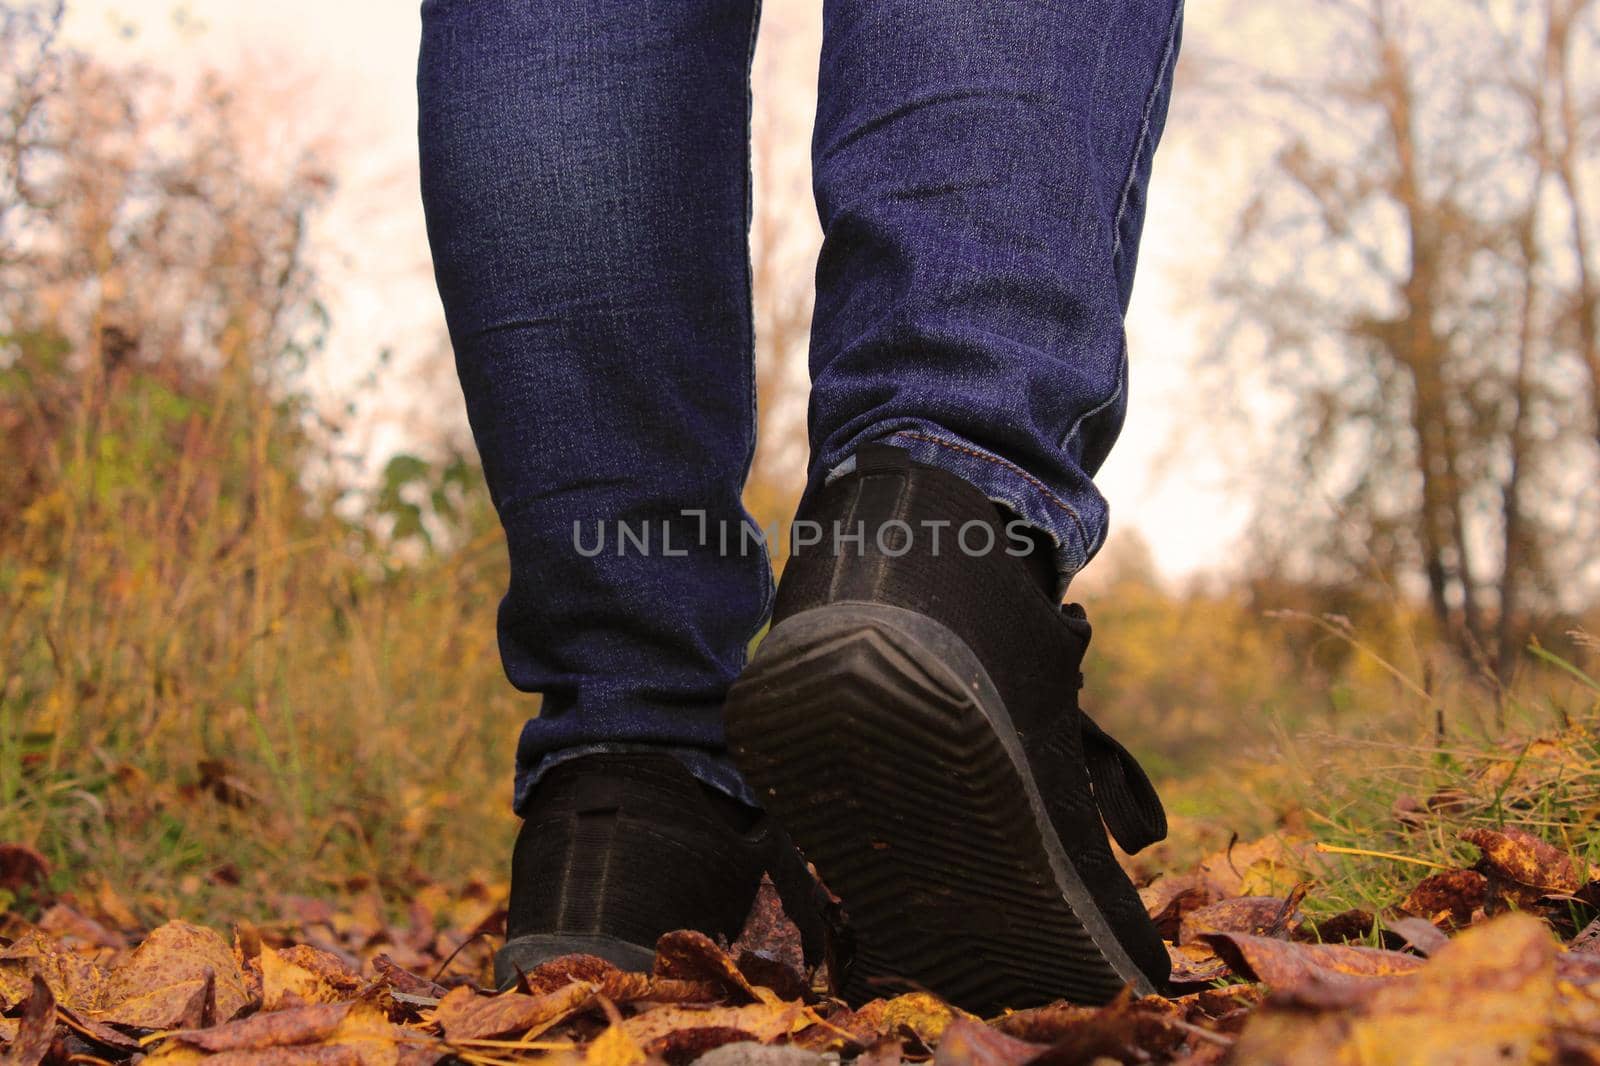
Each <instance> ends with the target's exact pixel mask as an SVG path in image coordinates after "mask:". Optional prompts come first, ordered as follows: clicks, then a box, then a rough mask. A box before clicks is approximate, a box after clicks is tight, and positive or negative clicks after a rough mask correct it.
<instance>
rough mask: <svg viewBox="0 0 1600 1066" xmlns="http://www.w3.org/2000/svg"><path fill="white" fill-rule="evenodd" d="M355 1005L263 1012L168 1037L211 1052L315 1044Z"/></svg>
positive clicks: (325, 1036) (333, 1030)
mask: <svg viewBox="0 0 1600 1066" xmlns="http://www.w3.org/2000/svg"><path fill="white" fill-rule="evenodd" d="M354 1006H355V1003H354V1002H344V1003H318V1004H316V1005H315V1006H311V1007H294V1008H292V1009H290V1010H280V1011H263V1012H261V1013H259V1014H252V1015H251V1016H250V1017H248V1018H242V1019H240V1020H239V1021H236V1022H226V1023H224V1024H222V1025H215V1026H211V1027H209V1028H206V1029H183V1030H179V1031H178V1032H175V1033H173V1034H171V1036H170V1037H169V1038H168V1040H169V1041H171V1042H175V1043H178V1044H185V1045H188V1046H190V1047H196V1048H199V1049H201V1050H202V1051H211V1052H220V1051H260V1050H262V1049H263V1048H275V1047H289V1046H291V1045H294V1044H315V1043H320V1042H321V1041H324V1040H326V1039H327V1038H329V1037H331V1036H332V1035H333V1034H334V1032H335V1031H337V1030H338V1028H339V1023H340V1022H342V1021H344V1020H345V1017H346V1016H347V1015H348V1014H349V1013H350V1011H351V1009H352V1008H353V1007H354Z"/></svg>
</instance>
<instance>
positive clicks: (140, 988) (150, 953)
mask: <svg viewBox="0 0 1600 1066" xmlns="http://www.w3.org/2000/svg"><path fill="white" fill-rule="evenodd" d="M208 971H209V972H210V974H211V976H210V978H209V980H212V981H214V982H215V985H216V1016H217V1018H218V1019H219V1020H223V1021H226V1020H227V1019H229V1018H232V1017H233V1016H234V1015H235V1014H237V1013H239V1010H240V1008H242V1007H243V1006H244V1005H245V1003H246V1002H247V1001H248V998H249V997H248V995H247V994H246V991H245V981H244V974H243V973H242V972H241V971H240V969H239V962H238V960H237V959H236V958H235V957H234V954H233V950H232V949H231V948H230V947H229V946H228V943H227V941H225V940H223V939H222V937H221V936H219V935H218V934H217V933H216V931H215V930H212V929H207V928H204V927H203V926H198V925H190V924H189V923H188V922H177V921H175V922H168V923H167V924H166V925H163V926H161V927H160V928H158V929H156V930H155V931H154V932H152V933H151V934H150V935H149V937H147V938H146V939H145V941H144V943H142V944H140V945H139V946H138V947H137V948H135V949H134V950H133V952H132V954H130V955H129V956H128V957H127V958H125V959H123V960H122V961H121V962H120V963H118V964H117V965H116V966H115V967H114V968H113V969H112V970H111V972H110V973H109V974H107V975H106V987H105V999H104V1003H105V1007H104V1009H103V1010H101V1011H99V1012H98V1013H97V1015H96V1016H97V1017H99V1018H100V1019H101V1020H103V1021H108V1022H113V1023H116V1024H118V1025H132V1026H139V1027H141V1028H145V1029H167V1028H171V1027H172V1026H174V1025H176V1024H178V1022H179V1021H180V1020H181V1019H182V1018H183V1016H184V1012H185V1010H186V1009H188V1007H189V1005H190V1002H191V1000H192V999H193V997H194V994H195V991H196V990H197V989H199V988H201V987H203V986H204V985H205V983H206V981H207V980H208V977H207V972H208Z"/></svg>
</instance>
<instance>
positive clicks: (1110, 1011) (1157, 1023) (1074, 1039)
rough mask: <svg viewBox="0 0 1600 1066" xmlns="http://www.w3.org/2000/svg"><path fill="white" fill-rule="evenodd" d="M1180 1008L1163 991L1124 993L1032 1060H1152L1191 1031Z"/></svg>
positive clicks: (1062, 1065) (1053, 1065)
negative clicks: (1143, 994) (1141, 995)
mask: <svg viewBox="0 0 1600 1066" xmlns="http://www.w3.org/2000/svg"><path fill="white" fill-rule="evenodd" d="M1179 1010H1180V1008H1178V1007H1177V1006H1176V1005H1175V1004H1173V1003H1171V1002H1170V1001H1168V1000H1164V999H1161V998H1160V997H1157V996H1148V997H1146V998H1144V999H1134V998H1133V997H1132V996H1130V995H1128V994H1126V993H1124V994H1123V995H1121V996H1119V997H1117V998H1116V999H1115V1000H1113V1001H1112V1002H1110V1003H1108V1004H1106V1005H1105V1006H1104V1007H1101V1008H1099V1009H1098V1010H1094V1011H1091V1012H1089V1013H1088V1015H1087V1017H1084V1018H1082V1019H1081V1020H1080V1021H1078V1022H1077V1023H1076V1024H1075V1025H1072V1026H1070V1027H1069V1028H1067V1030H1066V1031H1065V1032H1064V1033H1062V1035H1061V1036H1060V1037H1059V1038H1058V1039H1057V1040H1055V1041H1054V1042H1053V1043H1052V1044H1051V1045H1050V1047H1048V1048H1047V1049H1045V1050H1044V1051H1043V1052H1041V1053H1040V1054H1039V1056H1038V1057H1037V1058H1035V1059H1033V1060H1032V1062H1033V1063H1034V1064H1035V1066H1077V1064H1079V1063H1088V1062H1095V1061H1096V1060H1098V1059H1099V1058H1101V1057H1105V1058H1110V1059H1114V1060H1116V1061H1118V1062H1146V1061H1149V1059H1150V1057H1151V1056H1152V1055H1153V1054H1154V1055H1164V1054H1166V1053H1168V1052H1170V1051H1172V1050H1173V1049H1175V1048H1177V1047H1178V1046H1180V1045H1181V1044H1183V1043H1184V1042H1185V1041H1186V1040H1187V1039H1188V1035H1187V1033H1186V1031H1185V1030H1184V1028H1183V1024H1184V1023H1183V1020H1182V1019H1181V1018H1180V1017H1178V1014H1179Z"/></svg>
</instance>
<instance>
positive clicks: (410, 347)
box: [65, 0, 1251, 578]
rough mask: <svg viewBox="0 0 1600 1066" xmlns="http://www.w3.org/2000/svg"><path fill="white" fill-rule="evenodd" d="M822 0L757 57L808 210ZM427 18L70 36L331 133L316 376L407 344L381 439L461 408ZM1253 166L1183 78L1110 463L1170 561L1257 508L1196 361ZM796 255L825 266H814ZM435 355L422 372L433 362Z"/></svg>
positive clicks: (357, 369) (768, 118)
mask: <svg viewBox="0 0 1600 1066" xmlns="http://www.w3.org/2000/svg"><path fill="white" fill-rule="evenodd" d="M820 7H821V4H820V0H766V4H765V14H764V18H763V33H762V37H761V43H760V45H759V49H758V60H757V62H758V66H760V65H761V64H763V63H765V64H766V67H765V69H766V72H767V73H766V77H765V78H763V79H761V80H759V81H758V92H757V99H756V108H757V116H756V121H757V123H758V124H760V123H763V122H767V123H770V124H771V125H772V126H773V128H775V129H781V130H784V131H786V132H787V133H789V134H790V140H789V141H788V142H787V144H788V146H789V148H790V149H791V150H790V151H788V152H786V153H784V154H783V155H782V156H781V157H780V160H779V162H778V163H777V164H775V166H774V169H782V170H784V171H785V173H784V174H781V175H779V176H778V177H776V178H773V177H770V176H768V177H767V180H765V181H764V182H763V183H762V185H761V186H758V190H757V195H758V196H759V195H762V194H763V192H764V191H765V192H767V193H768V194H770V195H778V196H784V197H786V199H787V200H789V201H792V210H793V211H794V212H795V213H796V219H797V220H803V223H800V224H804V225H807V226H811V227H814V226H815V212H814V209H813V207H812V205H811V203H810V201H809V198H808V197H806V196H805V195H804V193H803V190H804V189H805V188H806V184H805V180H804V178H805V175H804V166H805V149H806V145H805V134H804V127H805V123H806V121H808V119H809V115H810V113H811V110H812V108H813V107H814V97H815V81H814V79H815V76H816V60H815V52H814V50H815V41H816V36H817V28H816V24H817V12H818V11H819V9H820ZM1223 7H1224V5H1212V4H1200V5H1191V6H1190V8H1189V11H1190V14H1189V17H1188V18H1189V21H1188V25H1187V28H1186V41H1187V43H1186V62H1193V58H1194V56H1195V55H1196V54H1198V53H1199V51H1200V50H1201V48H1203V47H1204V44H1203V42H1205V41H1206V39H1207V37H1208V35H1209V34H1210V33H1211V32H1213V30H1214V29H1216V28H1217V27H1219V26H1220V24H1221V22H1222V20H1223V18H1224V11H1223ZM1231 30H1232V27H1230V31H1231ZM417 34H418V15H417V5H416V3H415V2H413V0H272V2H270V3H242V2H239V0H192V2H190V3H187V4H175V3H174V2H173V0H68V17H67V25H66V30H65V35H66V38H67V40H68V41H69V42H70V43H71V44H73V45H76V46H78V47H82V48H84V49H86V50H89V51H92V52H95V53H98V54H100V55H102V56H104V57H105V58H107V59H108V60H113V61H120V60H141V61H145V62H148V63H150V64H152V65H154V66H156V67H157V68H158V69H160V70H162V71H164V72H166V73H168V74H170V75H172V76H173V77H175V78H177V79H180V80H184V79H188V78H191V77H193V76H194V75H196V74H197V73H198V72H199V71H201V70H202V69H204V68H205V67H207V66H213V67H217V68H220V69H221V70H223V71H227V72H232V73H235V74H237V75H239V76H241V77H245V78H262V79H265V80H270V81H271V82H272V83H273V85H274V91H284V92H285V96H284V99H285V100H286V101H287V102H288V103H287V104H286V106H292V107H293V108H294V109H295V117H296V120H303V122H304V123H305V128H306V130H307V131H308V132H310V133H312V134H315V135H319V136H320V135H329V136H331V137H333V138H334V139H335V141H336V143H337V145H338V146H339V147H338V155H337V160H338V164H339V167H338V176H339V181H340V185H339V191H338V193H337V194H336V197H335V200H334V202H333V203H332V205H331V208H330V210H329V212H328V213H327V215H326V217H325V218H324V220H323V224H322V227H321V230H320V232H319V234H318V240H319V247H320V249H321V251H320V255H321V256H322V258H323V271H324V275H325V277H326V279H327V281H328V286H329V296H330V297H331V299H330V301H329V303H330V309H331V311H332V314H333V320H334V334H333V337H332V338H331V343H330V346H329V350H330V352H332V353H334V354H335V356H336V357H337V358H336V359H334V360H330V361H329V362H328V363H327V364H326V365H324V366H321V367H319V368H318V370H317V376H316V383H317V388H318V389H319V391H320V392H321V394H322V396H323V397H324V398H325V399H326V400H327V402H328V403H329V404H330V405H336V404H337V402H338V401H339V399H340V396H341V394H342V393H343V392H345V391H348V390H349V389H350V388H351V387H352V386H353V384H354V383H355V382H356V381H357V380H359V379H360V378H361V376H363V375H364V374H366V373H368V372H370V370H371V368H372V364H373V357H374V356H375V353H377V352H378V351H379V350H380V349H383V348H386V347H387V348H391V349H393V351H394V352H395V359H394V361H393V363H391V364H390V369H389V370H387V371H385V375H386V378H387V379H389V380H390V381H392V387H391V388H390V389H388V390H386V392H385V397H386V398H385V401H384V404H383V405H382V407H381V409H378V410H375V411H371V412H369V416H370V417H369V418H368V421H367V424H366V426H365V427H364V434H363V436H362V441H361V447H362V448H364V449H365V450H366V451H368V452H369V453H371V454H372V455H374V456H378V455H381V454H385V453H387V452H390V451H393V450H396V449H401V448H404V447H406V446H407V444H408V442H409V441H410V439H411V434H413V433H415V432H417V429H416V427H418V426H420V425H425V424H426V423H427V422H428V421H429V420H428V418H427V415H428V414H430V413H432V411H434V410H439V411H442V413H443V414H445V415H446V416H447V417H451V418H455V417H457V416H458V409H459V406H460V398H459V394H458V393H456V392H455V391H454V390H453V389H449V388H439V387H437V386H438V385H439V384H440V382H439V380H438V378H439V376H440V373H439V368H440V366H441V363H440V361H439V360H438V359H437V358H436V357H437V355H438V353H439V351H440V350H441V345H442V343H443V320H442V314H441V312H440V309H439V303H438V298H437V295H436V293H435V291H434V289H433V284H432V278H431V275H430V273H429V265H428V250H427V244H426V239H425V235H424V232H423V225H422V215H421V208H420V206H419V203H418V197H417V191H416V189H417V178H416V150H415V126H416V99H415V90H414V73H415V60H416V47H417ZM1197 42H1199V43H1200V48H1196V43H1197ZM1181 80H1182V76H1181V74H1180V85H1181ZM289 87H292V91H289ZM763 90H765V91H763ZM1250 165H1251V164H1250V161H1249V160H1248V159H1245V158H1241V156H1240V154H1239V153H1238V152H1237V151H1235V152H1231V153H1230V152H1229V150H1228V148H1227V146H1226V145H1225V144H1222V143H1219V142H1218V141H1217V140H1216V139H1215V138H1214V137H1211V136H1208V135H1201V131H1200V130H1199V129H1198V127H1197V126H1195V125H1186V110H1185V105H1184V101H1183V99H1182V97H1181V95H1180V97H1179V99H1178V101H1177V102H1176V103H1175V105H1174V110H1173V114H1172V121H1171V123H1170V124H1169V128H1168V135H1167V138H1166V140H1165V142H1164V143H1163V145H1162V148H1161V150H1160V152H1159V153H1158V155H1157V158H1156V168H1155V171H1156V177H1155V182H1154V184H1153V187H1152V189H1151V194H1150V201H1151V207H1150V212H1149V215H1148V218H1147V222H1146V228H1145V236H1144V245H1143V250H1142V252H1141V259H1140V272H1139V277H1138V281H1137V283H1136V285H1135V295H1134V304H1133V309H1132V311H1131V313H1130V315H1129V323H1128V328H1129V343H1130V349H1131V358H1132V372H1131V402H1132V406H1131V411H1130V414H1129V418H1128V422H1127V426H1126V428H1125V429H1124V431H1123V435H1122V438H1121V441H1120V442H1119V444H1118V446H1117V449H1116V451H1115V452H1114V453H1113V455H1112V457H1111V459H1110V461H1109V462H1108V463H1107V464H1106V466H1105V468H1104V470H1103V471H1102V472H1101V475H1100V477H1099V478H1098V479H1097V480H1098V481H1099V484H1100V486H1101V488H1102V490H1103V491H1104V492H1105V494H1106V495H1107V497H1108V498H1109V499H1110V501H1111V513H1112V521H1113V527H1114V528H1113V534H1112V537H1113V543H1115V541H1116V539H1117V533H1118V531H1125V530H1128V529H1137V530H1138V531H1139V532H1140V533H1141V534H1142V535H1143V536H1144V538H1145V539H1146V540H1147V541H1148V542H1149V543H1150V545H1151V547H1152V548H1153V551H1154V554H1155V558H1156V562H1157V564H1158V566H1159V567H1160V569H1161V571H1162V572H1163V573H1164V574H1166V575H1167V576H1169V577H1173V578H1178V577H1183V576H1186V575H1189V574H1193V573H1197V572H1203V571H1206V570H1214V569H1218V568H1221V569H1228V568H1230V563H1231V562H1232V558H1231V557H1232V555H1233V553H1234V543H1235V541H1236V539H1237V537H1238V534H1239V531H1240V529H1241V527H1242V525H1243V522H1244V520H1245V519H1246V517H1247V510H1248V508H1247V501H1246V500H1244V499H1242V498H1241V496H1240V493H1239V490H1238V489H1237V488H1235V487H1233V486H1232V484H1231V480H1232V479H1230V477H1229V466H1230V463H1233V464H1236V463H1237V462H1238V456H1239V455H1240V454H1242V452H1241V451H1239V450H1234V449H1231V448H1229V447H1227V446H1226V445H1227V443H1228V442H1229V441H1236V440H1237V438H1238V437H1239V436H1240V435H1244V434H1247V433H1248V432H1249V431H1250V421H1251V419H1250V413H1249V410H1248V406H1249V405H1248V404H1247V403H1246V402H1245V399H1246V398H1241V399H1240V402H1239V404H1238V405H1236V406H1234V407H1233V408H1232V409H1229V410H1224V411H1212V412H1209V413H1208V412H1206V411H1204V410H1202V409H1201V407H1200V406H1199V404H1198V402H1197V400H1196V397H1195V394H1194V390H1193V387H1192V384H1193V383H1192V375H1191V373H1190V368H1191V366H1192V363H1193V360H1194V359H1195V358H1196V356H1197V354H1198V352H1197V349H1198V345H1199V343H1200V341H1199V339H1198V338H1199V336H1200V334H1201V332H1202V330H1203V328H1204V325H1205V323H1207V322H1208V321H1209V318H1208V315H1212V314H1214V313H1215V311H1214V309H1213V308H1211V307H1209V306H1208V304H1207V294H1206V291H1205V287H1204V283H1205V277H1206V273H1207V270H1208V267H1209V265H1210V264H1213V263H1215V262H1216V260H1217V259H1218V258H1219V256H1220V254H1221V248H1222V242H1223V236H1224V234H1225V233H1226V230H1227V225H1228V221H1229V214H1230V213H1231V208H1232V206H1234V205H1236V204H1237V202H1238V197H1239V196H1240V194H1241V190H1242V187H1243V185H1244V184H1245V183H1246V182H1247V180H1248V173H1249V167H1250ZM786 208H787V204H786ZM800 269H804V270H806V273H807V275H809V267H801V268H800ZM430 355H431V356H434V357H435V358H434V359H432V360H431V362H427V365H428V366H429V367H431V372H432V376H431V377H429V378H428V379H427V380H426V381H425V382H424V381H422V379H421V373H422V372H421V370H419V369H418V368H419V367H420V366H422V365H423V363H424V362H426V357H428V356H430ZM447 404H448V405H450V406H449V408H448V409H444V408H443V405H447ZM425 405H432V407H431V408H430V407H428V406H425Z"/></svg>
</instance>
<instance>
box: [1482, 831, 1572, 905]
mask: <svg viewBox="0 0 1600 1066" xmlns="http://www.w3.org/2000/svg"><path fill="white" fill-rule="evenodd" d="M1461 839H1462V840H1465V841H1467V842H1468V843H1470V844H1474V845H1476V846H1477V847H1478V849H1479V850H1480V851H1482V852H1483V861H1484V862H1485V863H1486V864H1487V865H1488V866H1489V867H1490V868H1491V869H1493V870H1494V871H1495V872H1496V873H1499V874H1500V875H1501V876H1503V877H1506V878H1509V879H1510V880H1512V881H1515V882H1517V883H1518V884H1519V885H1527V886H1529V887H1530V888H1538V889H1542V890H1544V891H1546V892H1563V893H1571V892H1576V891H1577V890H1578V889H1579V888H1582V887H1583V885H1584V883H1585V882H1587V881H1588V880H1589V872H1588V870H1587V869H1585V868H1584V866H1583V862H1582V860H1580V859H1576V858H1574V857H1573V856H1571V855H1568V854H1567V853H1566V852H1564V851H1562V850H1561V849H1560V848H1557V847H1555V846H1553V845H1551V844H1547V843H1545V842H1544V841H1542V840H1540V839H1539V838H1538V837H1536V836H1534V835H1533V834H1532V833H1529V832H1526V831H1525V830H1522V829H1517V828H1515V827H1507V828H1506V829H1505V830H1504V831H1503V832H1501V831H1497V830H1494V829H1468V830H1466V831H1465V832H1463V833H1462V834H1461Z"/></svg>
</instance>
